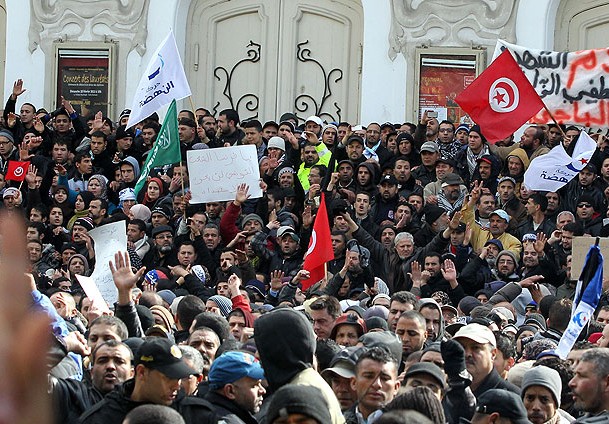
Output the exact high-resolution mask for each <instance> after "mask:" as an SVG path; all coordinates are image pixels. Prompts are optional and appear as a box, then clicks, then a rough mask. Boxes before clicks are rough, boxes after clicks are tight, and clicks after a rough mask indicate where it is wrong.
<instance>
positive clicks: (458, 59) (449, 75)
mask: <svg viewBox="0 0 609 424" xmlns="http://www.w3.org/2000/svg"><path fill="white" fill-rule="evenodd" d="M485 67H486V51H485V50H482V49H470V48H462V47H428V48H423V47H421V48H417V49H416V60H415V90H414V96H413V98H414V99H413V100H414V107H413V110H414V111H415V118H416V120H417V121H418V120H419V118H420V117H421V115H422V114H423V112H424V111H425V110H433V111H436V112H438V121H442V120H444V119H449V120H450V121H452V122H454V123H459V122H462V121H465V122H467V118H466V114H465V112H464V111H463V110H462V109H461V108H460V107H459V105H458V104H457V103H455V100H454V99H455V97H457V95H458V94H459V93H461V92H462V91H463V90H464V89H465V88H466V87H467V86H468V85H469V84H471V83H472V81H473V80H474V79H476V77H477V76H478V75H479V74H480V73H481V72H482V71H483V70H484V68H485Z"/></svg>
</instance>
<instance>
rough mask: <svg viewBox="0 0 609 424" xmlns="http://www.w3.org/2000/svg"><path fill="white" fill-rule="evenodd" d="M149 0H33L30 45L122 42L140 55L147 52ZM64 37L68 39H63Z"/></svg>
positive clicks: (32, 47) (31, 46)
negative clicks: (59, 40)
mask: <svg viewBox="0 0 609 424" xmlns="http://www.w3.org/2000/svg"><path fill="white" fill-rule="evenodd" d="M148 6H149V0H30V9H31V16H30V29H29V49H30V52H34V51H35V50H36V49H37V48H38V47H41V48H42V50H43V51H45V53H48V50H47V48H48V47H50V45H51V44H52V43H53V41H55V40H57V39H60V38H61V39H62V40H63V41H106V38H107V37H106V36H109V37H110V38H113V39H115V40H117V41H119V42H120V44H121V45H122V46H125V47H126V51H127V52H130V51H131V50H133V49H135V50H136V51H137V52H138V54H139V55H140V56H143V55H144V53H145V52H146V37H147V35H148V30H147V17H148ZM64 38H65V39H64Z"/></svg>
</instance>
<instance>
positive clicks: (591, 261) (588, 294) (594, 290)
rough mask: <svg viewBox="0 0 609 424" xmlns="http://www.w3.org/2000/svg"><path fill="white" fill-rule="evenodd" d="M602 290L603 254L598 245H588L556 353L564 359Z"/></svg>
mask: <svg viewBox="0 0 609 424" xmlns="http://www.w3.org/2000/svg"><path fill="white" fill-rule="evenodd" d="M602 291H603V255H602V254H601V249H600V247H599V246H598V245H594V246H590V250H589V251H588V255H586V262H585V263H584V270H583V271H582V273H581V275H580V277H579V281H578V282H577V288H576V289H575V298H574V300H573V310H572V311H571V320H570V321H569V326H568V327H567V329H566V330H565V332H564V334H563V335H562V337H561V339H560V342H559V343H558V347H557V348H556V353H557V354H558V356H560V357H561V358H562V359H566V358H567V355H568V354H569V351H570V350H571V348H572V347H573V345H574V344H575V342H576V341H577V338H578V337H579V334H580V333H581V331H582V330H583V328H584V327H585V326H586V324H587V323H588V322H589V321H590V320H591V319H592V317H593V316H594V311H595V310H596V307H597V306H598V302H599V300H600V298H601V293H602Z"/></svg>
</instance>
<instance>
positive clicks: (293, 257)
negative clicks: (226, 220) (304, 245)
mask: <svg viewBox="0 0 609 424" xmlns="http://www.w3.org/2000/svg"><path fill="white" fill-rule="evenodd" d="M272 230H277V243H278V245H279V246H278V247H276V249H275V250H274V251H270V250H269V249H268V248H267V238H268V236H269V233H270V232H271V231H272ZM252 249H253V250H254V252H255V253H256V255H258V256H259V257H260V258H262V259H263V260H264V261H265V263H267V264H268V265H269V269H271V270H281V271H283V273H284V275H285V276H286V277H288V276H289V277H294V276H296V273H297V272H298V271H299V269H300V265H301V264H302V257H303V252H302V249H301V248H300V237H299V236H298V234H296V231H295V230H294V229H293V228H292V227H289V226H287V225H285V226H282V227H280V226H279V223H278V222H277V221H274V222H269V223H268V224H267V225H266V226H265V227H263V228H262V231H259V232H258V233H256V235H255V236H254V238H253V239H252Z"/></svg>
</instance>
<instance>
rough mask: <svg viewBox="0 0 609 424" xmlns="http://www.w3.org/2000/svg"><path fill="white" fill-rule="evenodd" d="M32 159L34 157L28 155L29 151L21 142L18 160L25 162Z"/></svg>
mask: <svg viewBox="0 0 609 424" xmlns="http://www.w3.org/2000/svg"><path fill="white" fill-rule="evenodd" d="M33 157H34V155H30V151H29V149H28V145H27V143H25V142H23V143H21V144H20V145H19V160H20V161H22V162H23V161H27V160H30V159H32V158H33Z"/></svg>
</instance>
